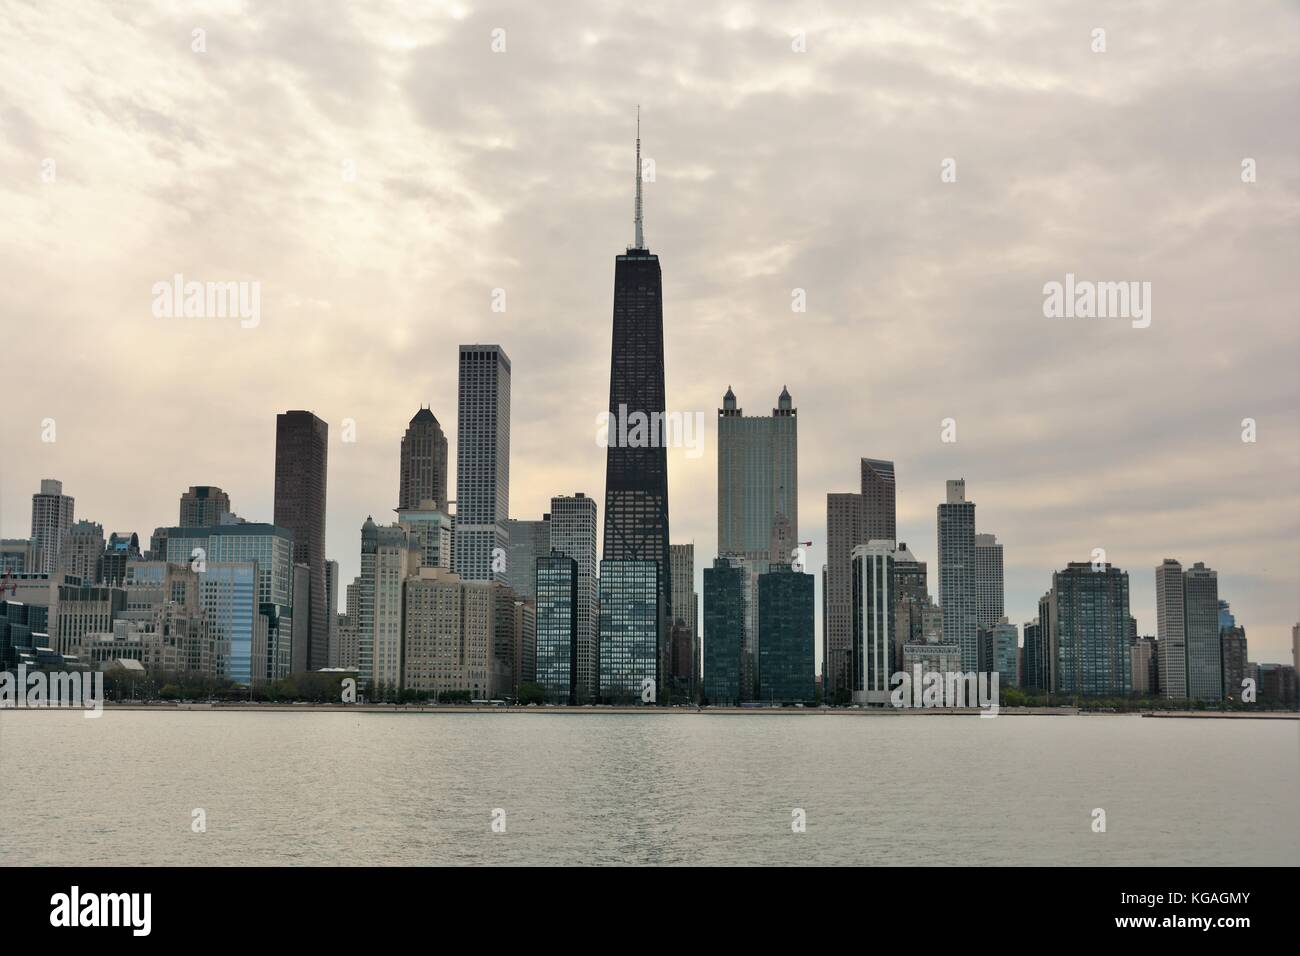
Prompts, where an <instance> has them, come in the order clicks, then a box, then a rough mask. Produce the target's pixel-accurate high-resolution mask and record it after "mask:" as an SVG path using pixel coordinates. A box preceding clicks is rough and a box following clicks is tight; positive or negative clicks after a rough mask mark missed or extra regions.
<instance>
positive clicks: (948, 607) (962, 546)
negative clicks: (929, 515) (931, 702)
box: [938, 478, 979, 671]
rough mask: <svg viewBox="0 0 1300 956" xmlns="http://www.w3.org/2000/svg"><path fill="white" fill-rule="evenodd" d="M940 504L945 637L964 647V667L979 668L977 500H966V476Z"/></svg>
mask: <svg viewBox="0 0 1300 956" xmlns="http://www.w3.org/2000/svg"><path fill="white" fill-rule="evenodd" d="M947 492H948V493H947V501H946V502H945V503H944V504H941V505H939V509H938V527H939V606H940V607H941V608H943V633H944V639H945V640H947V641H949V642H951V643H954V644H956V645H957V646H958V647H960V648H961V663H962V670H963V671H974V670H978V669H979V625H978V621H977V613H976V612H977V598H976V568H975V502H973V501H967V500H966V479H964V478H959V479H956V480H950V481H949V482H948V486H947Z"/></svg>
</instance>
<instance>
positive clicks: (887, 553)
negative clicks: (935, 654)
mask: <svg viewBox="0 0 1300 956" xmlns="http://www.w3.org/2000/svg"><path fill="white" fill-rule="evenodd" d="M852 561H853V645H852V650H853V702H854V703H857V704H887V703H889V691H890V677H891V675H892V674H893V673H894V671H895V670H896V669H897V667H896V664H897V662H896V661H895V658H894V609H895V601H894V594H893V582H894V542H893V541H882V540H873V541H869V542H868V543H866V544H860V545H857V546H856V547H855V548H854V549H853V555H852Z"/></svg>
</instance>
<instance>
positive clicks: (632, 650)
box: [600, 560, 664, 703]
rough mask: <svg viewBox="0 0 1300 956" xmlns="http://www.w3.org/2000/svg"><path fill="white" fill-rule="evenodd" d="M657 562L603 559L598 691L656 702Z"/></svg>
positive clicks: (616, 697)
mask: <svg viewBox="0 0 1300 956" xmlns="http://www.w3.org/2000/svg"><path fill="white" fill-rule="evenodd" d="M658 578H659V565H658V563H656V562H654V561H614V560H605V561H601V562H600V696H601V697H602V698H604V699H605V700H606V701H608V702H611V703H618V702H619V701H632V700H639V701H640V702H642V703H652V702H655V701H658V699H659V694H660V689H661V688H660V684H661V682H662V678H663V671H662V670H661V669H660V646H659V645H660V643H661V637H660V634H661V633H662V628H663V622H662V620H661V619H660V616H659V610H658V608H659V606H660V598H661V596H662V594H663V590H664V589H663V585H661V584H660V583H659V580H658Z"/></svg>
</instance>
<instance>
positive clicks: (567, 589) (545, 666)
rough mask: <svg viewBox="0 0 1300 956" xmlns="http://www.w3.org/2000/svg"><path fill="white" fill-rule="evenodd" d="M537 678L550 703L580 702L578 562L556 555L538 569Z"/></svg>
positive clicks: (544, 559)
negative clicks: (577, 651) (577, 648)
mask: <svg viewBox="0 0 1300 956" xmlns="http://www.w3.org/2000/svg"><path fill="white" fill-rule="evenodd" d="M534 573H535V575H536V590H537V651H536V653H537V676H536V680H537V683H538V684H541V685H542V689H543V691H545V694H546V700H547V701H549V702H551V703H555V704H576V703H577V702H578V656H577V654H576V653H575V650H576V647H577V643H578V562H577V561H575V560H574V559H573V558H572V557H571V556H569V555H567V554H561V553H560V552H558V551H557V552H555V553H554V554H550V555H547V556H546V557H544V558H539V559H538V560H537V563H536V565H535V571H534Z"/></svg>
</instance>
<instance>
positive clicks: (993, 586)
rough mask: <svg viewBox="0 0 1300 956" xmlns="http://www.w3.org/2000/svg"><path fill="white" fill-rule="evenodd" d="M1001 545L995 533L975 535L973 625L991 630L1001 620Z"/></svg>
mask: <svg viewBox="0 0 1300 956" xmlns="http://www.w3.org/2000/svg"><path fill="white" fill-rule="evenodd" d="M1002 611H1003V584H1002V545H1000V544H998V539H997V535H992V534H977V535H975V626H976V627H978V628H982V629H984V630H992V629H993V628H994V626H996V625H997V624H998V622H999V621H1001V620H1002Z"/></svg>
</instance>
